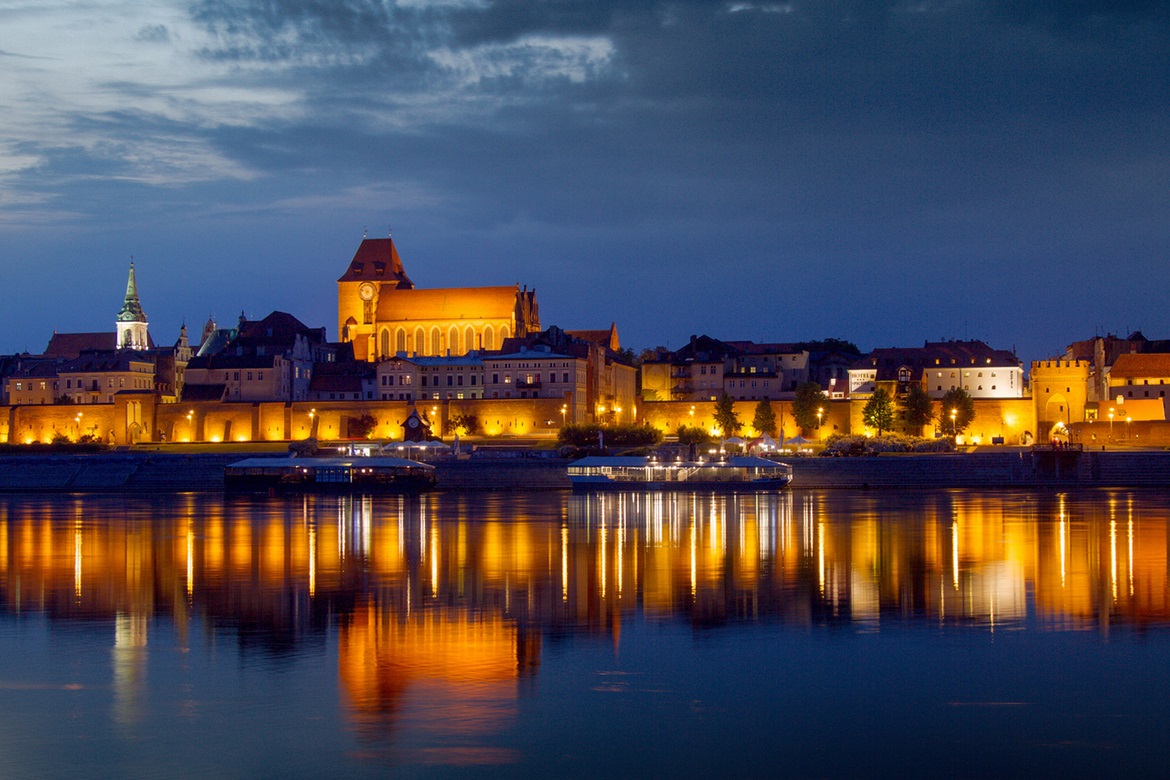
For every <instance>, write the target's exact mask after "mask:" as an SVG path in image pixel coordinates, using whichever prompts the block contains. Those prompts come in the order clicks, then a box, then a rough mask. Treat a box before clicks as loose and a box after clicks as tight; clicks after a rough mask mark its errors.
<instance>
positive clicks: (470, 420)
mask: <svg viewBox="0 0 1170 780" xmlns="http://www.w3.org/2000/svg"><path fill="white" fill-rule="evenodd" d="M449 423H450V426H451V430H453V431H455V432H456V433H459V432H460V431H462V432H463V435H464V436H474V435H475V434H476V433H478V432H479V417H477V416H476V415H474V414H455V415H452V416H451V419H450V421H449Z"/></svg>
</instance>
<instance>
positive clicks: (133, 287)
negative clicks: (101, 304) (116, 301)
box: [118, 260, 146, 322]
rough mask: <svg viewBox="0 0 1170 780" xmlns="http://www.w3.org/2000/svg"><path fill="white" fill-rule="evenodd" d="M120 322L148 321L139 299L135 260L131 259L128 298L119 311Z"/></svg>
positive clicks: (127, 286) (127, 281)
mask: <svg viewBox="0 0 1170 780" xmlns="http://www.w3.org/2000/svg"><path fill="white" fill-rule="evenodd" d="M118 322H146V313H145V312H143V311H142V304H141V303H140V302H139V300H138V282H137V281H135V279H134V261H133V260H131V261H130V278H129V279H127V280H126V300H125V301H124V302H123V303H122V310H121V311H120V312H118Z"/></svg>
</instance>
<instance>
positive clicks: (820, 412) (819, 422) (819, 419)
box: [817, 406, 825, 428]
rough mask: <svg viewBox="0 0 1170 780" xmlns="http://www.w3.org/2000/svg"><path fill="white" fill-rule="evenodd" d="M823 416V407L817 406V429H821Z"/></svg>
mask: <svg viewBox="0 0 1170 780" xmlns="http://www.w3.org/2000/svg"><path fill="white" fill-rule="evenodd" d="M824 415H825V409H824V407H821V406H818V407H817V427H818V428H820V427H821V418H822V417H824Z"/></svg>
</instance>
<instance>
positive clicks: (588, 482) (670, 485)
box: [569, 455, 792, 493]
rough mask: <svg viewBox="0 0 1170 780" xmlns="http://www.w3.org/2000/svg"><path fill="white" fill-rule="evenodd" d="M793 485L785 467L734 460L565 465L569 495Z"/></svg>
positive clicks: (606, 460)
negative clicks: (605, 491) (569, 484)
mask: <svg viewBox="0 0 1170 780" xmlns="http://www.w3.org/2000/svg"><path fill="white" fill-rule="evenodd" d="M791 481H792V467H791V466H789V465H788V464H787V463H779V462H777V461H774V460H767V459H765V458H757V457H754V456H750V455H747V456H734V457H729V458H725V459H722V460H708V461H683V460H665V459H659V458H655V457H653V456H646V457H640V456H638V457H635V456H615V457H604V456H590V457H587V458H582V459H581V460H577V461H574V462H572V463H570V464H569V482H570V483H571V484H572V486H573V491H574V492H577V493H587V492H593V491H599V490H681V491H704V492H727V493H732V492H751V491H762V490H779V489H780V488H783V487H785V486H786V485H787V484H788V483H789V482H791Z"/></svg>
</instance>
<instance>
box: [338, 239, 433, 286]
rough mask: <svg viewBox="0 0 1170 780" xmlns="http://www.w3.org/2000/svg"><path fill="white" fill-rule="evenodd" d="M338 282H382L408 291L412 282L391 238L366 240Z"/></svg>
mask: <svg viewBox="0 0 1170 780" xmlns="http://www.w3.org/2000/svg"><path fill="white" fill-rule="evenodd" d="M337 281H339V282H383V283H387V284H395V285H397V287H398V289H401V290H410V289H413V288H414V282H412V281H410V277H408V276H407V275H406V269H404V268H403V267H402V260H401V258H399V257H398V247H396V246H394V239H392V238H366V239H363V240H362V243H361V244H360V245H359V246H358V250H357V253H356V254H354V256H353V260H351V261H350V263H349V267H348V268H347V269H346V270H345V273H344V274H342V276H341V278H340V279H338V280H337Z"/></svg>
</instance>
